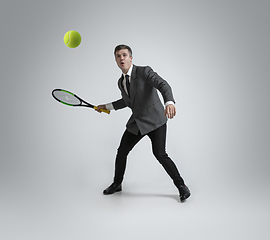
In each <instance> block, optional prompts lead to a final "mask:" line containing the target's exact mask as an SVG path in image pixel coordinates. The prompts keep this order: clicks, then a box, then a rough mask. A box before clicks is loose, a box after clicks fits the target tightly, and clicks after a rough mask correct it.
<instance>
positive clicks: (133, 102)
mask: <svg viewBox="0 0 270 240" xmlns="http://www.w3.org/2000/svg"><path fill="white" fill-rule="evenodd" d="M122 82H123V75H122V76H121V78H120V79H119V80H118V87H119V89H120V91H121V95H122V98H121V99H119V100H117V101H114V102H113V103H112V104H113V107H114V109H115V110H118V109H122V108H125V107H129V108H131V110H132V115H131V117H130V119H129V120H128V122H127V124H126V127H127V130H128V131H129V132H131V133H133V134H138V132H139V131H140V132H141V134H142V135H144V134H147V133H149V132H151V131H153V130H155V129H157V128H158V127H160V126H162V125H163V124H165V123H166V122H167V117H165V114H164V106H163V104H162V103H161V101H160V98H159V96H158V93H157V90H159V91H160V93H161V95H162V97H163V100H164V102H167V101H173V102H175V101H174V98H173V94H172V90H171V87H170V85H169V84H168V83H167V82H166V81H165V80H164V79H162V78H161V77H160V76H159V75H158V74H157V73H155V72H154V71H153V70H152V68H151V67H149V66H147V67H139V66H135V65H133V69H132V73H131V84H130V97H129V96H128V95H127V94H126V92H125V90H124V87H123V84H122Z"/></svg>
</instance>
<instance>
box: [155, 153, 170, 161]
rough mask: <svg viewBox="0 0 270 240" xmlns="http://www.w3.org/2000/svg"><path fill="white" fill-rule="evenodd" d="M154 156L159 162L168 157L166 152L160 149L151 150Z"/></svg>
mask: <svg viewBox="0 0 270 240" xmlns="http://www.w3.org/2000/svg"><path fill="white" fill-rule="evenodd" d="M153 154H154V156H155V158H156V159H157V160H158V161H159V162H160V163H162V162H164V161H166V160H167V159H168V154H167V153H166V152H162V151H153Z"/></svg>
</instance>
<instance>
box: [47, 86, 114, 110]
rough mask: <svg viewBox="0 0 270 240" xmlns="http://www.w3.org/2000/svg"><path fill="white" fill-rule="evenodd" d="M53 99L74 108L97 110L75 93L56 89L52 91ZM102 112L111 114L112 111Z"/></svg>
mask: <svg viewBox="0 0 270 240" xmlns="http://www.w3.org/2000/svg"><path fill="white" fill-rule="evenodd" d="M52 95H53V97H54V98H55V99H56V100H57V101H58V102H60V103H63V104H66V105H68V106H72V107H90V108H94V109H97V107H96V106H94V105H92V104H90V103H88V102H86V101H84V100H83V99H81V98H80V97H78V96H77V95H75V94H74V93H71V92H69V91H66V90H63V89H54V90H53V91H52ZM100 111H102V112H105V113H108V114H110V111H109V110H107V109H100Z"/></svg>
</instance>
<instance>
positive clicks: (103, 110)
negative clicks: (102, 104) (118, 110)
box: [94, 107, 110, 114]
mask: <svg viewBox="0 0 270 240" xmlns="http://www.w3.org/2000/svg"><path fill="white" fill-rule="evenodd" d="M94 109H97V107H94ZM100 111H101V112H105V113H108V114H110V111H109V110H107V109H102V108H101V109H100Z"/></svg>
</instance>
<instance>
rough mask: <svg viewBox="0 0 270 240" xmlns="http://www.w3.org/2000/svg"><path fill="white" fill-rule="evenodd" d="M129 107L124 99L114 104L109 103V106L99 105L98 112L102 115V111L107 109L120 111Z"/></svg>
mask: <svg viewBox="0 0 270 240" xmlns="http://www.w3.org/2000/svg"><path fill="white" fill-rule="evenodd" d="M126 106H127V105H126V103H125V101H124V99H123V98H121V99H119V100H117V101H114V102H112V103H108V104H102V105H98V106H97V109H96V111H98V112H99V113H101V111H100V109H101V108H102V109H107V110H110V111H111V110H118V109H121V108H125V107H126Z"/></svg>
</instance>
